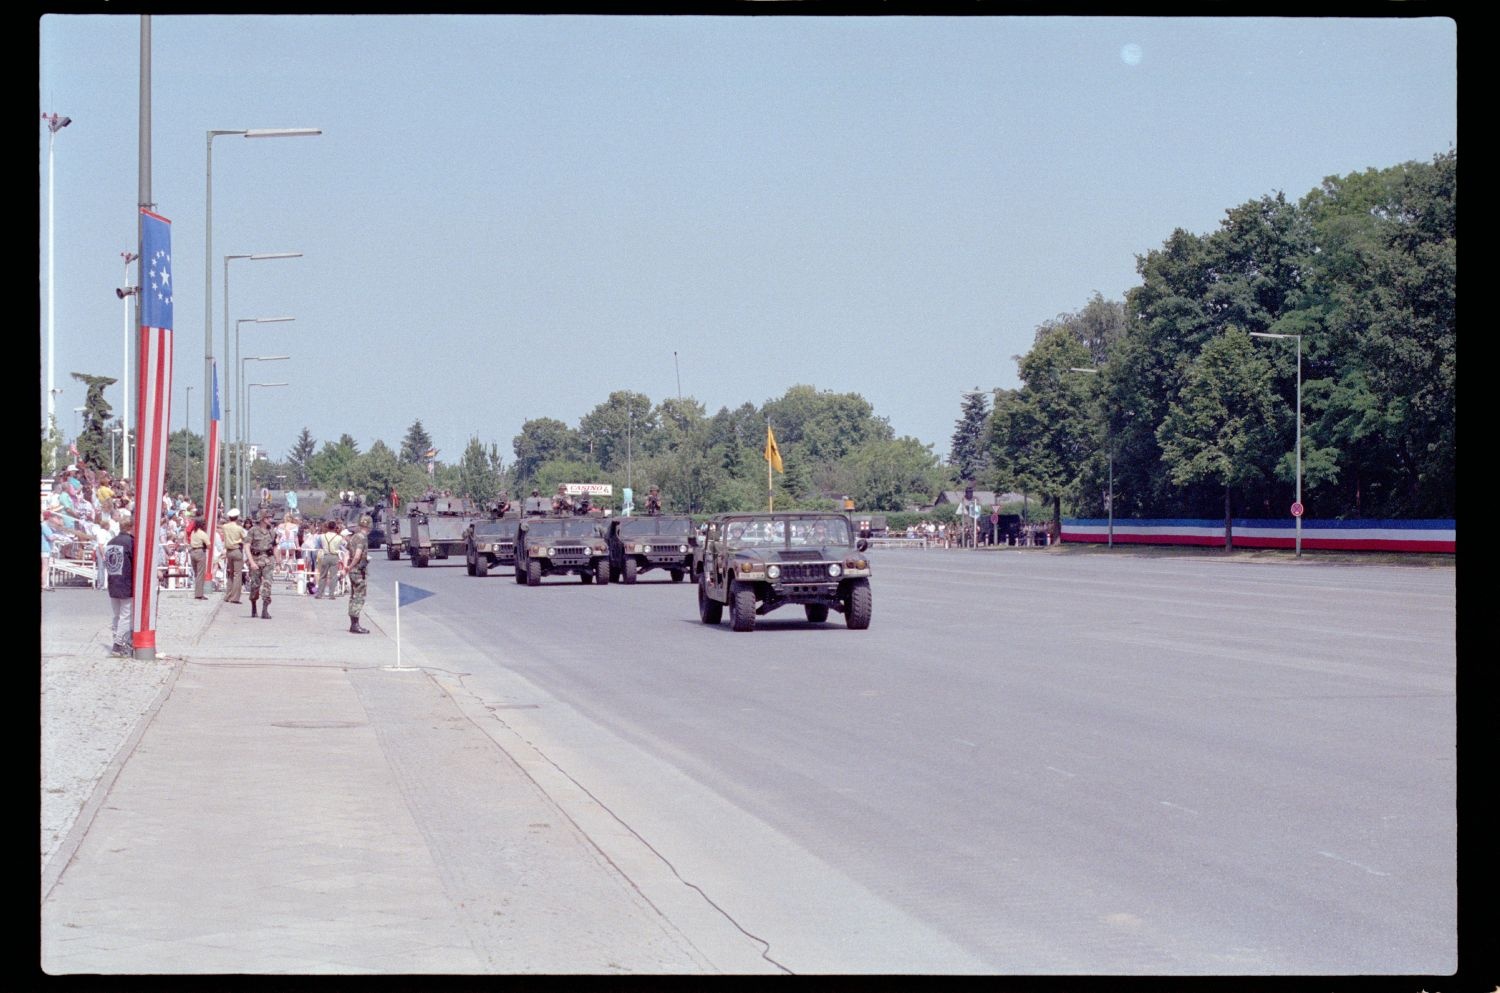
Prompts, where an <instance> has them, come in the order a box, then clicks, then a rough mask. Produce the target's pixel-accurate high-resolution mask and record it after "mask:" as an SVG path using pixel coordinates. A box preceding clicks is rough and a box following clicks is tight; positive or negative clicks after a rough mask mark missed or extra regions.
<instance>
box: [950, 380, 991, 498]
mask: <svg viewBox="0 0 1500 993" xmlns="http://www.w3.org/2000/svg"><path fill="white" fill-rule="evenodd" d="M989 416H990V410H989V400H988V399H987V398H986V397H985V394H984V391H982V390H981V389H980V388H979V387H977V386H976V387H974V388H973V389H972V390H970V391H969V392H968V393H965V394H964V399H963V406H962V409H961V411H960V413H959V417H958V423H957V424H956V425H954V428H953V447H952V448H951V449H950V451H949V455H948V461H949V463H950V464H951V465H952V466H953V473H954V476H955V477H956V478H955V482H962V481H963V480H966V479H970V480H973V479H979V478H980V477H981V476H982V475H983V474H984V472H985V470H986V469H987V468H988V466H987V464H986V462H987V460H986V458H985V452H984V432H985V427H986V423H987V421H988V420H989Z"/></svg>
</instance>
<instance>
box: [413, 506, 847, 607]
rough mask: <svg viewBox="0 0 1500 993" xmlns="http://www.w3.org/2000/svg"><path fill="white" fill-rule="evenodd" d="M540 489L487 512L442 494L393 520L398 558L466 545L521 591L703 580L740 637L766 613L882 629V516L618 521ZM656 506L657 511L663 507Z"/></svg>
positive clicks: (473, 558)
mask: <svg viewBox="0 0 1500 993" xmlns="http://www.w3.org/2000/svg"><path fill="white" fill-rule="evenodd" d="M570 503H571V501H567V500H565V499H561V498H559V499H556V500H555V501H552V502H549V501H548V500H546V499H544V498H541V497H540V496H538V495H535V494H533V496H532V498H531V499H528V500H525V501H524V502H523V505H522V509H521V511H520V512H511V511H510V510H509V505H508V504H505V503H503V502H502V503H500V504H496V505H492V506H490V507H488V508H487V509H486V510H485V511H483V512H481V511H480V510H479V509H478V508H476V507H475V506H474V505H473V504H471V503H470V502H468V501H466V500H455V499H452V498H437V499H429V500H422V501H417V502H415V503H413V504H412V505H411V506H410V508H409V509H408V511H407V513H406V515H404V516H402V517H397V516H396V515H392V518H391V521H390V527H389V531H388V538H387V540H388V551H387V554H388V555H389V556H390V557H391V558H393V559H395V558H399V557H400V555H401V553H402V552H405V553H406V554H408V555H410V556H411V559H412V562H413V564H414V565H417V566H419V567H420V566H425V565H427V563H428V561H429V559H431V558H438V559H445V558H448V557H449V556H450V555H454V554H457V552H458V550H459V549H462V550H463V554H464V560H465V565H466V566H467V569H468V573H469V575H471V576H487V575H488V574H489V571H490V569H492V568H496V567H498V566H510V567H512V569H513V575H514V577H515V581H516V583H517V584H522V585H526V586H538V585H540V584H541V581H542V580H543V579H545V578H547V577H548V576H577V577H578V578H579V580H580V581H581V582H582V583H584V584H586V585H587V584H592V583H598V584H599V585H601V586H603V585H607V584H608V583H609V582H610V580H611V579H614V580H616V581H618V582H622V583H626V584H633V583H635V582H636V581H637V579H639V578H640V576H641V575H643V574H645V573H647V572H649V571H651V570H652V569H659V570H662V571H664V572H666V573H667V574H668V575H669V576H670V577H671V581H672V582H673V583H680V582H682V581H683V579H684V578H688V577H691V578H692V579H693V580H694V581H695V582H696V584H697V594H698V619H699V620H700V621H702V622H703V623H704V624H715V625H716V624H719V623H720V622H721V621H722V620H723V617H724V611H725V610H726V608H727V609H728V611H729V621H730V627H731V628H732V629H733V630H735V631H753V630H755V621H756V618H757V617H760V616H763V615H765V614H769V613H771V612H772V611H774V610H779V609H781V608H782V607H789V606H800V607H801V608H802V609H803V613H804V615H805V616H806V618H807V620H808V622H809V623H811V624H822V623H824V622H826V621H827V620H828V617H829V614H830V612H834V611H836V612H838V613H841V614H843V615H844V623H845V625H846V626H848V627H849V628H850V629H852V630H856V631H861V630H864V629H866V628H868V627H869V626H870V618H871V611H872V600H871V595H870V560H869V556H868V554H867V552H868V549H869V542H868V541H867V540H866V537H865V535H864V533H862V532H864V531H865V529H867V528H870V527H871V524H872V523H873V522H870V523H866V522H867V521H869V520H870V519H869V518H868V517H866V518H860V519H859V525H858V526H856V524H855V522H854V520H855V519H853V518H851V517H850V516H849V515H847V514H843V513H834V512H822V511H790V512H782V513H730V514H718V515H716V516H714V517H711V518H710V519H709V520H708V521H707V523H705V524H704V525H703V526H702V527H701V528H697V527H695V526H694V524H693V520H692V518H691V517H688V516H686V515H682V514H676V515H674V514H666V515H663V514H659V513H658V514H648V515H646V516H642V517H634V516H632V517H606V516H602V515H601V514H600V513H599V512H598V511H597V510H588V509H584V508H586V507H587V505H586V504H584V505H582V506H570ZM653 509H655V508H653Z"/></svg>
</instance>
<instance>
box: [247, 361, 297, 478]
mask: <svg viewBox="0 0 1500 993" xmlns="http://www.w3.org/2000/svg"><path fill="white" fill-rule="evenodd" d="M289 358H291V356H290V355H247V356H245V357H244V358H243V359H241V360H240V363H239V366H240V378H239V381H240V383H242V384H243V383H244V382H245V363H246V362H285V361H286V360H287V359H289ZM248 392H249V391H248V390H246V396H242V397H240V400H241V401H242V402H244V401H247V400H248ZM247 406H248V404H247ZM239 424H240V429H241V430H242V431H243V432H244V434H243V435H242V436H241V437H240V439H239V442H240V443H239V446H238V450H239V459H240V463H239V466H238V468H236V469H235V479H236V480H238V481H239V484H240V506H241V507H245V506H248V505H249V503H250V488H249V487H248V486H247V485H245V480H246V474H247V473H248V471H249V469H248V465H249V461H248V460H247V459H246V457H245V455H246V451H247V448H248V446H249V444H250V433H249V430H248V428H247V427H246V425H245V422H244V420H243V419H242V420H241V421H240V422H239Z"/></svg>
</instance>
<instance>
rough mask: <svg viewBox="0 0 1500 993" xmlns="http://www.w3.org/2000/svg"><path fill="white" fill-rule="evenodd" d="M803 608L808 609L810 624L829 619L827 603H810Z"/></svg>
mask: <svg viewBox="0 0 1500 993" xmlns="http://www.w3.org/2000/svg"><path fill="white" fill-rule="evenodd" d="M803 609H804V610H806V611H807V621H808V623H809V624H822V623H823V622H824V621H826V620H828V604H826V603H809V604H807V605H806V606H804V607H803Z"/></svg>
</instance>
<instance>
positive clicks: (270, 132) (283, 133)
mask: <svg viewBox="0 0 1500 993" xmlns="http://www.w3.org/2000/svg"><path fill="white" fill-rule="evenodd" d="M322 133H323V130H322V129H321V128H252V129H248V130H216V131H209V132H208V141H207V146H208V158H207V165H206V167H205V170H204V190H205V192H204V197H205V203H204V208H203V423H204V424H207V423H208V422H209V418H211V417H212V416H213V410H212V404H213V374H214V335H213V323H214V285H213V263H214V139H215V138H218V137H220V136H221V135H240V136H242V137H245V138H300V137H311V136H314V135H320V134H322ZM225 344H226V347H225V351H228V343H227V342H226V343H225ZM226 358H227V356H226ZM205 478H206V477H205ZM205 496H206V495H205Z"/></svg>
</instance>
